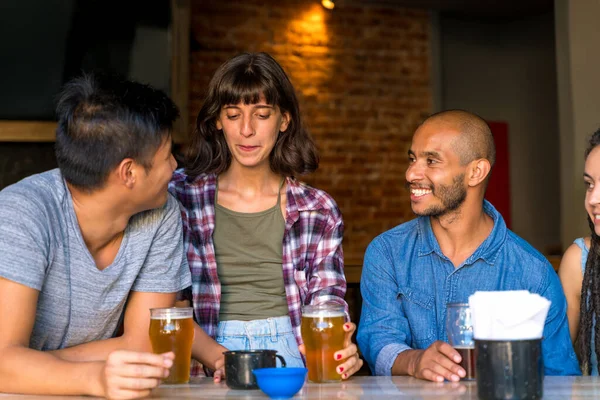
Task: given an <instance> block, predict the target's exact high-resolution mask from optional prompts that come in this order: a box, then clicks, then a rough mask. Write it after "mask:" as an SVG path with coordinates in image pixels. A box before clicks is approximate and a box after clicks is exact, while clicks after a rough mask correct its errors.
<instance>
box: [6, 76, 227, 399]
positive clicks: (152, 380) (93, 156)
mask: <svg viewBox="0 0 600 400" xmlns="http://www.w3.org/2000/svg"><path fill="white" fill-rule="evenodd" d="M57 113H58V117H59V121H58V128H57V132H56V134H57V137H56V156H57V161H58V165H59V168H60V169H56V170H52V171H47V172H45V173H42V174H38V175H34V176H31V177H29V178H27V179H24V180H22V181H20V182H18V183H16V184H14V185H12V186H9V187H7V188H5V189H4V190H2V191H1V192H0V254H1V256H0V315H1V316H2V321H1V323H2V325H1V327H0V392H11V393H39V394H57V395H60V394H62V395H70V394H86V395H95V396H104V397H111V398H125V397H129V398H132V397H142V396H146V395H148V394H149V391H150V390H151V389H152V388H153V387H155V386H157V385H158V383H159V382H160V378H163V377H165V376H167V375H168V368H169V367H170V366H171V365H172V359H173V354H172V353H167V354H152V353H151V346H150V342H149V337H148V327H149V317H150V315H149V308H152V307H169V306H173V305H174V302H175V297H176V292H178V291H179V290H182V289H184V288H187V287H189V286H190V285H191V280H190V272H189V268H188V264H187V261H186V256H185V252H184V250H183V241H182V232H181V217H180V212H179V207H178V204H177V201H176V200H175V199H174V198H173V197H171V196H170V195H169V194H168V193H167V185H168V182H169V180H170V178H171V175H172V173H173V170H174V169H175V167H176V162H175V160H174V158H173V156H172V154H171V129H172V126H173V122H174V121H175V119H176V118H177V115H178V110H177V107H176V106H175V104H174V103H173V102H172V101H171V100H170V99H169V98H168V97H167V96H166V95H165V94H164V93H162V92H160V91H157V90H155V89H152V88H150V87H149V86H146V85H142V84H139V83H134V82H129V81H123V80H118V79H115V78H109V77H99V76H91V75H87V76H83V77H81V78H77V79H75V80H73V81H71V82H70V83H69V84H67V85H66V86H65V88H64V90H63V92H62V94H61V97H60V100H59V103H58V107H57ZM120 320H121V321H122V327H123V328H122V329H123V333H122V334H121V333H119V334H117V331H118V330H119V325H120V324H119V321H120ZM215 346H216V343H215Z"/></svg>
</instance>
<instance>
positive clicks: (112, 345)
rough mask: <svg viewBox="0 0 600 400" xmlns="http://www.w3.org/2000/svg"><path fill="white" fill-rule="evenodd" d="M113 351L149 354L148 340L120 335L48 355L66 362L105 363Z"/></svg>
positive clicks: (55, 351)
mask: <svg viewBox="0 0 600 400" xmlns="http://www.w3.org/2000/svg"><path fill="white" fill-rule="evenodd" d="M115 350H131V351H141V352H151V351H152V346H151V345H150V339H149V338H141V337H133V336H131V337H130V336H127V335H122V336H119V337H116V338H111V339H106V340H98V341H95V342H89V343H83V344H80V345H77V346H73V347H68V348H64V349H60V350H53V351H51V352H50V353H51V354H53V355H55V356H56V357H59V358H61V359H63V360H66V361H80V362H81V361H105V360H106V359H107V358H108V355H109V354H110V353H111V352H113V351H115Z"/></svg>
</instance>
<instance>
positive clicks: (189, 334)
mask: <svg viewBox="0 0 600 400" xmlns="http://www.w3.org/2000/svg"><path fill="white" fill-rule="evenodd" d="M192 314H193V308H192V307H181V308H176V307H171V308H151V309H150V343H152V351H153V352H154V353H156V354H161V353H166V352H169V351H172V352H173V353H175V359H174V360H173V366H172V367H171V370H170V372H169V376H168V377H167V378H165V379H164V380H163V382H165V383H188V382H189V380H190V362H191V359H192V342H193V341H194V320H193V318H192Z"/></svg>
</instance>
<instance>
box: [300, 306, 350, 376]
mask: <svg viewBox="0 0 600 400" xmlns="http://www.w3.org/2000/svg"><path fill="white" fill-rule="evenodd" d="M344 322H345V312H344V306H342V305H339V304H320V305H308V306H304V307H302V325H301V331H302V340H303V341H304V346H305V348H306V367H307V368H308V380H309V381H311V382H317V383H320V382H336V381H340V380H341V379H342V377H341V375H340V374H338V373H337V371H336V367H337V366H338V364H339V361H336V360H335V359H334V357H333V354H334V353H335V352H336V351H339V350H342V349H343V348H344V337H345V332H344Z"/></svg>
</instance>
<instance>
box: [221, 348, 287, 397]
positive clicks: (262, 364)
mask: <svg viewBox="0 0 600 400" xmlns="http://www.w3.org/2000/svg"><path fill="white" fill-rule="evenodd" d="M223 354H225V383H227V386H229V387H230V388H231V389H258V385H257V384H256V378H254V374H253V373H252V371H253V370H255V369H258V368H275V367H276V366H277V358H279V360H280V361H281V366H282V367H285V366H286V363H285V359H284V358H283V357H282V356H280V355H279V354H277V351H276V350H235V351H225V352H223Z"/></svg>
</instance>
